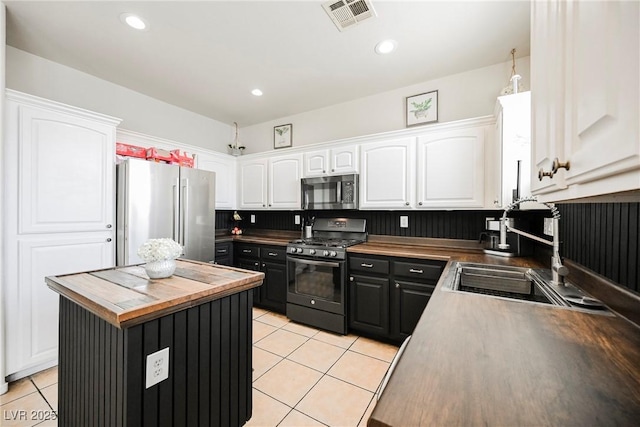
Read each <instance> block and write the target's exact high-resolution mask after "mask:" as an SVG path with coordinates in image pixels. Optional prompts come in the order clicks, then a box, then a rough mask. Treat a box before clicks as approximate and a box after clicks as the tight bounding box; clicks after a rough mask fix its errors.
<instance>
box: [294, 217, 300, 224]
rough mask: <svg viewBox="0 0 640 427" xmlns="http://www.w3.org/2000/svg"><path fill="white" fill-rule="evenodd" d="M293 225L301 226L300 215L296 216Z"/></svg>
mask: <svg viewBox="0 0 640 427" xmlns="http://www.w3.org/2000/svg"><path fill="white" fill-rule="evenodd" d="M293 223H294V224H295V225H300V215H296V216H294V217H293Z"/></svg>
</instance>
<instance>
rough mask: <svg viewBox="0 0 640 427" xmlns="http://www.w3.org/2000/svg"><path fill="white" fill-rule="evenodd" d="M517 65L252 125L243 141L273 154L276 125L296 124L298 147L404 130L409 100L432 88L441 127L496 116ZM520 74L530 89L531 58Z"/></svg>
mask: <svg viewBox="0 0 640 427" xmlns="http://www.w3.org/2000/svg"><path fill="white" fill-rule="evenodd" d="M511 65H512V64H511V61H509V62H505V63H502V64H496V65H492V66H489V67H485V68H480V69H476V70H471V71H467V72H464V73H460V74H455V75H451V76H447V77H443V78H439V79H436V80H430V81H426V82H424V83H420V84H417V85H413V86H406V87H403V88H400V89H396V90H393V91H389V92H383V93H379V94H377V95H372V96H369V97H366V98H360V99H356V100H353V101H349V102H345V103H343V104H336V105H333V106H330V107H327V108H322V109H319V110H314V111H309V112H305V113H301V114H296V115H293V116H288V117H282V118H280V119H277V120H273V121H269V122H265V123H260V124H257V125H253V126H248V127H245V128H241V129H240V142H241V143H242V145H245V146H246V147H247V148H246V150H245V153H257V152H264V151H269V150H273V127H274V126H277V125H283V124H287V123H291V124H293V146H294V147H299V146H303V145H308V144H315V143H318V142H326V141H333V140H337V139H342V138H349V137H354V136H361V135H369V134H374V133H379V132H388V131H394V130H399V129H404V128H405V127H406V124H405V107H404V105H405V97H407V96H411V95H416V94H420V93H424V92H430V91H432V90H437V91H438V104H439V105H438V121H439V122H440V123H443V122H449V121H453V120H460V119H468V118H473V117H479V116H486V115H491V114H493V113H494V108H495V104H496V98H497V97H498V96H499V95H500V91H501V90H502V88H503V87H504V86H506V85H507V84H508V83H509V78H510V77H511ZM516 70H517V71H518V74H520V75H521V76H522V77H523V78H522V81H521V82H522V83H523V85H524V87H525V89H527V90H528V89H529V88H530V85H529V81H530V80H529V57H525V58H521V59H518V60H516ZM390 78H392V77H390Z"/></svg>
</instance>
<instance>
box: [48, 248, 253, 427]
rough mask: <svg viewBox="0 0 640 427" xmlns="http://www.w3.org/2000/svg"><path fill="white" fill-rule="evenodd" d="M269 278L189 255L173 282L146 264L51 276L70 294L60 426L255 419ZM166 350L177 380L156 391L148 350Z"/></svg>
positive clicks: (63, 314) (63, 330) (65, 306)
mask: <svg viewBox="0 0 640 427" xmlns="http://www.w3.org/2000/svg"><path fill="white" fill-rule="evenodd" d="M262 277H263V274H262V273H256V272H248V271H245V270H240V269H234V268H230V267H220V266H211V265H208V264H204V263H196V262H191V261H184V260H180V261H178V268H177V269H176V273H175V274H174V276H173V277H171V278H168V279H159V280H150V279H148V278H147V277H146V274H145V273H144V269H143V268H142V267H141V266H131V267H123V268H117V269H111V270H101V271H97V272H90V273H80V274H76V275H68V276H60V277H49V278H47V283H48V285H49V286H50V287H51V288H52V289H54V290H56V291H57V292H59V293H60V294H61V297H60V347H59V365H58V375H59V382H58V393H59V407H58V419H59V425H61V426H76V425H77V426H80V425H94V426H100V425H105V426H177V425H197V426H218V425H225V426H239V425H243V424H244V423H246V421H248V420H249V419H250V418H251V406H252V401H251V376H252V373H251V371H252V363H251V351H252V346H251V335H252V334H251V332H252V327H251V326H252V321H251V319H252V305H253V301H252V295H253V291H252V288H254V287H256V286H259V285H260V284H261V282H262ZM131 297H134V298H131ZM105 309H107V311H105ZM107 313H109V314H108V315H107ZM108 319H109V320H108ZM164 348H169V362H168V365H169V372H168V378H167V379H166V380H164V381H161V382H159V383H158V384H155V385H152V386H150V387H148V388H147V387H146V369H147V367H146V365H147V356H148V355H149V354H153V353H155V352H157V351H159V350H162V349H164Z"/></svg>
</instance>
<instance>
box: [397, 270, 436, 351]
mask: <svg viewBox="0 0 640 427" xmlns="http://www.w3.org/2000/svg"><path fill="white" fill-rule="evenodd" d="M434 289H435V285H425V284H421V283H413V282H405V281H401V280H396V281H395V283H394V288H393V306H392V308H391V318H392V323H393V335H394V338H396V339H400V340H403V339H405V338H406V337H408V336H409V335H411V334H412V333H413V330H414V329H415V327H416V325H417V324H418V320H419V319H420V316H422V312H423V311H424V309H425V307H426V306H427V303H428V302H429V298H431V294H432V293H433V290H434Z"/></svg>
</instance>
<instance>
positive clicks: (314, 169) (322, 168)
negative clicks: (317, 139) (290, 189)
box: [304, 145, 358, 177]
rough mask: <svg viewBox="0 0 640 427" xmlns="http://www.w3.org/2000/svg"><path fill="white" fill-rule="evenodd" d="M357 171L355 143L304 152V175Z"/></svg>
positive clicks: (338, 173)
mask: <svg viewBox="0 0 640 427" xmlns="http://www.w3.org/2000/svg"><path fill="white" fill-rule="evenodd" d="M357 172H358V146H357V145H346V146H340V147H333V148H329V149H326V150H314V151H308V152H305V153H304V176H305V177H312V176H325V175H343V174H349V173H357Z"/></svg>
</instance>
